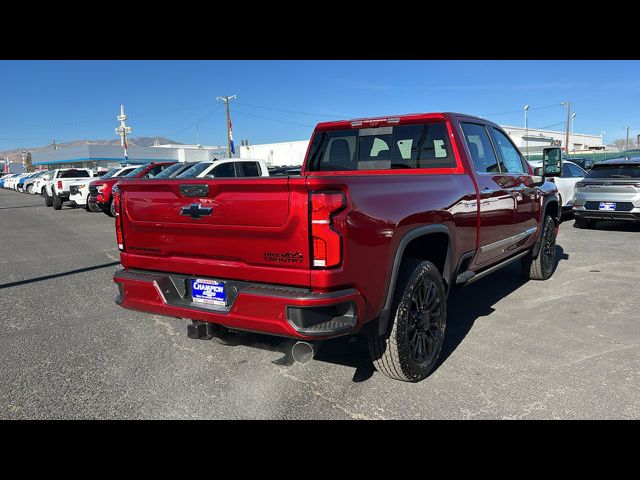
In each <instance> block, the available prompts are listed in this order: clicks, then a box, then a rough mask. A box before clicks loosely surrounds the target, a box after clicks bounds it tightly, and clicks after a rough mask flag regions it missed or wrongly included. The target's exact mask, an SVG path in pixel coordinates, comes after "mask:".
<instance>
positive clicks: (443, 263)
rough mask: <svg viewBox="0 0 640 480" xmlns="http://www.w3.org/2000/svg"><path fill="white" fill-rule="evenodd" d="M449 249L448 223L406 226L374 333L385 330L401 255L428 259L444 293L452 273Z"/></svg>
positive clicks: (450, 246) (450, 237)
mask: <svg viewBox="0 0 640 480" xmlns="http://www.w3.org/2000/svg"><path fill="white" fill-rule="evenodd" d="M452 251H453V245H452V235H451V231H450V230H449V227H447V226H446V225H443V224H432V225H423V226H421V227H417V228H414V229H412V230H410V231H409V232H407V233H406V234H405V235H404V236H403V237H402V239H401V240H400V242H399V244H398V248H397V249H396V252H395V256H394V260H393V266H392V268H391V277H390V280H389V282H388V285H387V294H386V297H385V303H384V306H383V307H382V311H381V312H380V316H379V318H378V322H377V323H378V329H377V333H378V335H383V334H385V333H386V332H387V330H388V329H389V324H390V322H389V320H390V311H391V303H392V300H393V293H394V291H395V288H396V283H397V281H398V274H399V272H400V265H401V264H402V261H403V260H404V259H405V258H418V259H422V260H429V261H432V262H433V263H434V264H435V265H436V267H437V268H438V270H439V271H440V274H441V275H442V279H443V281H444V284H445V290H446V293H447V294H448V292H449V288H450V284H451V276H452V274H453V273H452V267H451V263H452V258H451V256H452Z"/></svg>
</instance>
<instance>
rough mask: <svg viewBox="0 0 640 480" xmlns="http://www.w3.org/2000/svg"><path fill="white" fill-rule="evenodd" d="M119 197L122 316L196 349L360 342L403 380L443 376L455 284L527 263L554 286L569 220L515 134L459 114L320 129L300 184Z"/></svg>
mask: <svg viewBox="0 0 640 480" xmlns="http://www.w3.org/2000/svg"><path fill="white" fill-rule="evenodd" d="M556 153H558V152H556ZM557 158H558V161H557V165H555V164H554V165H551V166H550V167H549V168H547V169H545V172H546V174H547V176H552V175H557V174H559V173H560V169H561V164H562V161H561V159H560V155H557ZM554 168H555V171H554ZM114 201H115V202H117V203H116V221H115V225H116V237H117V243H118V247H119V249H120V252H121V253H120V256H121V262H122V265H123V267H124V269H122V270H119V271H117V272H116V273H115V275H114V281H115V282H116V283H117V285H118V287H119V293H118V296H117V297H116V301H117V303H118V304H120V305H121V306H122V307H125V308H131V309H135V310H142V311H146V312H151V313H155V314H160V315H168V316H175V317H182V318H188V319H191V320H192V321H193V324H192V325H189V336H190V337H192V338H211V337H212V336H215V335H218V334H220V333H221V332H226V333H228V332H229V331H232V332H233V331H238V330H245V331H253V332H261V333H266V334H272V335H280V336H284V337H292V338H295V339H298V341H299V342H298V343H297V344H296V346H298V345H307V346H308V345H313V344H314V343H315V342H316V341H318V340H322V339H327V338H331V337H336V336H339V335H348V334H355V333H361V334H363V335H366V336H367V337H368V341H369V346H370V353H371V356H372V360H373V362H374V364H375V365H376V367H377V369H378V370H379V371H382V372H383V373H385V374H386V375H388V376H389V377H392V378H395V379H399V380H404V381H418V380H421V379H423V378H425V377H426V376H427V375H428V374H429V373H430V372H431V370H432V369H433V367H434V365H435V364H436V362H437V358H438V356H439V353H440V350H441V347H442V342H443V337H444V332H445V326H446V312H447V308H446V301H447V295H448V292H449V290H450V289H451V288H452V287H454V286H455V285H464V284H469V283H471V282H474V281H475V280H477V279H479V278H482V277H484V276H485V275H487V274H489V273H491V272H493V271H495V270H497V269H498V268H500V267H503V266H505V265H507V264H509V263H511V262H514V261H516V260H520V261H521V262H522V265H523V270H524V274H525V275H526V277H527V278H532V279H539V280H545V279H547V278H549V277H550V276H551V275H552V273H553V270H554V268H555V238H556V235H557V229H558V224H559V217H560V205H559V204H558V196H557V190H556V187H555V185H554V184H553V183H551V182H547V181H546V180H545V177H543V176H535V175H533V171H532V169H531V168H530V166H529V165H528V164H527V163H526V161H525V160H524V158H523V156H522V155H521V153H520V152H519V150H518V148H517V147H516V146H515V145H514V144H513V142H512V141H511V140H510V138H509V136H508V135H507V134H506V133H505V132H504V130H502V129H501V128H500V127H499V126H498V125H496V124H494V123H492V122H490V121H487V120H486V119H481V118H477V117H472V116H468V115H463V114H456V113H429V114H411V115H402V116H393V117H380V118H369V119H356V120H351V121H337V122H326V123H320V124H318V125H317V126H316V128H315V130H314V133H313V136H312V139H311V142H310V145H309V148H308V151H307V154H306V158H305V161H304V164H303V167H302V169H301V172H300V175H296V176H284V177H282V176H280V177H276V176H274V177H264V178H226V179H225V178H220V177H217V178H215V179H199V178H195V179H194V178H185V179H181V178H176V179H171V180H162V181H160V180H159V181H154V182H145V181H140V180H136V179H133V178H125V179H122V180H120V182H119V192H118V194H117V195H116V197H115V199H114ZM296 346H294V356H295V348H296ZM303 350H304V348H303Z"/></svg>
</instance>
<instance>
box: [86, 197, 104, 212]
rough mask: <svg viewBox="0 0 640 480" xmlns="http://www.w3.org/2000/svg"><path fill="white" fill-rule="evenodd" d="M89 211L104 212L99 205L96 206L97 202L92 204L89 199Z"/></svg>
mask: <svg viewBox="0 0 640 480" xmlns="http://www.w3.org/2000/svg"><path fill="white" fill-rule="evenodd" d="M87 210H88V211H89V212H93V213H98V212H101V211H102V209H101V208H100V207H99V206H98V205H96V202H90V201H89V200H88V199H87Z"/></svg>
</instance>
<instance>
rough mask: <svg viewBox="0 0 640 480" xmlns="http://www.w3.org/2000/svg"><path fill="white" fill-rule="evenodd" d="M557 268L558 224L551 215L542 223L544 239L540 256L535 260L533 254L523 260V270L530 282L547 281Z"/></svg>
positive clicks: (539, 252) (530, 253)
mask: <svg viewBox="0 0 640 480" xmlns="http://www.w3.org/2000/svg"><path fill="white" fill-rule="evenodd" d="M555 267H556V222H555V221H554V220H553V218H552V217H551V216H550V215H546V216H545V217H544V222H543V223H542V239H541V244H540V250H539V251H538V256H537V257H536V258H533V256H532V252H529V254H528V255H527V256H526V257H524V258H523V259H522V270H523V273H524V276H525V278H528V279H530V280H547V279H548V278H551V275H553V271H554V270H555Z"/></svg>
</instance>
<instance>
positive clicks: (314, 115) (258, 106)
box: [238, 102, 355, 118]
mask: <svg viewBox="0 0 640 480" xmlns="http://www.w3.org/2000/svg"><path fill="white" fill-rule="evenodd" d="M238 104H240V105H243V106H245V107H253V108H261V109H262V110H272V111H274V112H283V113H295V114H298V115H311V116H313V117H325V118H336V117H342V116H343V115H327V114H325V113H314V112H301V111H296V110H284V109H282V108H273V107H263V106H261V105H252V104H250V103H245V102H238ZM348 116H353V117H355V115H348Z"/></svg>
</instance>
